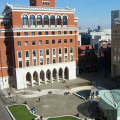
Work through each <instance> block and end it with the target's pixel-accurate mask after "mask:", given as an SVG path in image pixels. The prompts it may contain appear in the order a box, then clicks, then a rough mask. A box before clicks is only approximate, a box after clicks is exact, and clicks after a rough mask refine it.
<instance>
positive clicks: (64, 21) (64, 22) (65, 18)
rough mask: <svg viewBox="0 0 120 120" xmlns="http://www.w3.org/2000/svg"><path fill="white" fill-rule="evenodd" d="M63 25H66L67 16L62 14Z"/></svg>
mask: <svg viewBox="0 0 120 120" xmlns="http://www.w3.org/2000/svg"><path fill="white" fill-rule="evenodd" d="M63 25H67V17H66V16H63Z"/></svg>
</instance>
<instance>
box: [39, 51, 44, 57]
mask: <svg viewBox="0 0 120 120" xmlns="http://www.w3.org/2000/svg"><path fill="white" fill-rule="evenodd" d="M41 50H42V54H43V49H39V57H43V55H42V56H40V51H41Z"/></svg>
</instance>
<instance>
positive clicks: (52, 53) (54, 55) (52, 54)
mask: <svg viewBox="0 0 120 120" xmlns="http://www.w3.org/2000/svg"><path fill="white" fill-rule="evenodd" d="M53 50H55V55H53ZM52 56H56V48H52Z"/></svg>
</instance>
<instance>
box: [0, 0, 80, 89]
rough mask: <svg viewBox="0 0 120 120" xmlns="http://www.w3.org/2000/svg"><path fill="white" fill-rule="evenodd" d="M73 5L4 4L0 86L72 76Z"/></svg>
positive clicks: (47, 0)
mask: <svg viewBox="0 0 120 120" xmlns="http://www.w3.org/2000/svg"><path fill="white" fill-rule="evenodd" d="M74 12H75V9H70V8H68V7H67V8H56V7H55V0H30V6H15V5H11V4H8V3H7V5H6V6H5V8H4V10H3V16H1V17H0V29H1V34H0V88H1V89H3V88H6V87H8V86H9V84H13V85H14V86H15V87H16V88H17V89H22V88H26V87H27V85H30V86H34V85H35V84H37V85H40V84H47V83H54V82H59V81H61V82H62V81H64V80H67V79H68V80H72V79H75V78H76V69H77V60H78V48H77V42H78V33H77V30H78V28H77V20H78V18H75V17H74Z"/></svg>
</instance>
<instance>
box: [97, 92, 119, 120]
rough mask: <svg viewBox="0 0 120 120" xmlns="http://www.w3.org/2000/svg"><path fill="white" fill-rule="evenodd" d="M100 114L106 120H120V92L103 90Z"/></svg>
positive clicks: (100, 93)
mask: <svg viewBox="0 0 120 120" xmlns="http://www.w3.org/2000/svg"><path fill="white" fill-rule="evenodd" d="M99 95H100V102H99V107H100V114H101V115H102V116H103V117H104V119H105V120H120V90H101V91H100V92H99Z"/></svg>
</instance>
